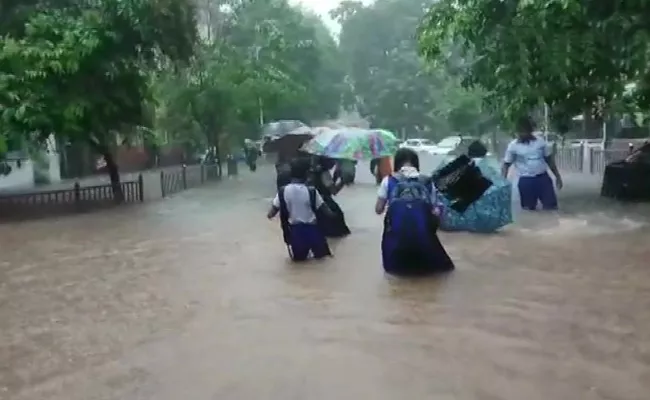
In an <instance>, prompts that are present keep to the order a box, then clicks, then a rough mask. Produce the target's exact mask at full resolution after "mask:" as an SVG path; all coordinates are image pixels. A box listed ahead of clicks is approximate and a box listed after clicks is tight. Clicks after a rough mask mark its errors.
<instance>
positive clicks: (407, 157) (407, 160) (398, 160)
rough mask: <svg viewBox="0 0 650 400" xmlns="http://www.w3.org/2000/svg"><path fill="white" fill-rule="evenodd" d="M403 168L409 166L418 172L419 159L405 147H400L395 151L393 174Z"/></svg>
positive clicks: (416, 154)
mask: <svg viewBox="0 0 650 400" xmlns="http://www.w3.org/2000/svg"><path fill="white" fill-rule="evenodd" d="M404 166H411V167H413V168H415V169H417V170H418V171H419V170H420V157H418V153H416V152H415V151H414V150H411V149H409V148H407V147H402V148H401V149H399V150H397V151H396V152H395V157H394V160H393V167H394V168H393V170H394V171H395V172H398V171H399V170H400V169H402V167H404Z"/></svg>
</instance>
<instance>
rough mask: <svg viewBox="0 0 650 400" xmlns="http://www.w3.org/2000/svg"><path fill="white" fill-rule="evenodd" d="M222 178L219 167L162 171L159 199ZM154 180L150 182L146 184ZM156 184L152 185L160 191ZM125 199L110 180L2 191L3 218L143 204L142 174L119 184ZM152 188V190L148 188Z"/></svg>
mask: <svg viewBox="0 0 650 400" xmlns="http://www.w3.org/2000/svg"><path fill="white" fill-rule="evenodd" d="M220 178H221V171H220V168H219V166H217V165H214V166H204V165H200V166H199V165H195V166H189V167H188V166H182V167H180V168H179V169H175V170H161V171H160V191H159V195H158V196H155V197H158V198H164V197H167V196H169V195H171V194H174V193H178V192H180V191H183V190H186V189H190V188H192V187H197V186H199V185H202V184H204V183H206V182H208V181H213V180H218V179H220ZM151 183H152V182H148V184H147V185H149V184H151ZM155 186H157V185H155V184H153V185H152V187H151V188H148V187H147V189H153V190H157V188H156V187H155ZM120 188H121V191H122V193H123V195H124V196H123V201H121V202H118V201H116V199H115V196H114V193H115V191H114V190H113V186H112V185H111V184H110V183H105V184H94V185H88V186H84V185H82V184H80V183H79V181H77V182H75V183H74V184H73V185H72V187H67V188H62V189H56V190H40V191H39V190H37V191H29V192H19V193H9V194H0V220H23V219H32V218H41V217H47V216H53V215H62V214H71V213H78V212H87V211H93V210H98V209H104V208H108V207H114V206H116V205H122V204H135V203H142V202H144V201H145V199H152V198H155V197H154V196H145V179H144V178H143V174H142V173H140V174H139V175H138V176H137V178H136V179H134V180H127V181H124V182H121V183H120ZM148 191H150V190H148Z"/></svg>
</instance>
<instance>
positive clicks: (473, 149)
mask: <svg viewBox="0 0 650 400" xmlns="http://www.w3.org/2000/svg"><path fill="white" fill-rule="evenodd" d="M487 153H488V150H487V147H485V145H484V144H483V143H481V141H480V140H475V141H473V142H472V143H470V144H469V146H467V156H468V157H470V158H480V157H485V156H486V155H487Z"/></svg>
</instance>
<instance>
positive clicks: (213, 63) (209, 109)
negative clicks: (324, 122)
mask: <svg viewBox="0 0 650 400" xmlns="http://www.w3.org/2000/svg"><path fill="white" fill-rule="evenodd" d="M201 7H202V8H201V9H200V10H199V14H200V15H202V16H203V17H204V18H202V19H201V21H202V24H203V26H202V27H201V28H200V30H202V31H204V32H206V34H205V37H204V40H203V43H202V44H201V46H200V47H199V51H198V52H197V55H196V57H195V59H194V60H193V62H192V64H191V65H189V66H188V67H187V68H185V69H183V70H182V71H174V72H170V73H168V74H167V75H166V76H165V77H164V79H161V80H159V82H158V86H160V87H162V86H165V87H168V88H170V90H160V91H159V93H160V99H159V100H160V104H161V106H162V112H161V113H160V114H159V125H160V126H161V128H163V127H165V128H166V129H169V127H170V126H174V129H176V130H177V132H174V133H173V135H172V136H176V135H178V136H177V137H178V138H179V139H181V140H184V139H183V138H189V137H192V138H195V137H196V136H195V134H194V133H193V134H191V135H188V134H185V133H182V134H180V135H179V134H178V132H181V131H182V130H183V129H187V130H188V132H189V131H192V132H195V133H197V132H198V135H199V136H201V137H202V138H203V141H204V142H205V143H206V144H207V145H208V147H209V148H218V147H220V143H221V142H223V141H225V142H230V143H229V144H235V143H238V142H239V141H240V140H243V138H245V137H253V136H255V135H257V134H258V132H259V125H260V122H261V121H260V120H261V119H262V118H264V119H266V120H273V119H301V120H305V121H307V122H308V121H310V120H313V119H318V118H324V117H325V118H327V117H333V116H336V114H338V111H339V107H340V103H341V91H342V90H343V87H344V85H343V71H342V69H341V68H340V67H339V64H340V63H339V59H338V49H337V46H336V43H335V42H334V40H333V38H332V37H331V36H330V35H329V33H328V32H327V30H326V29H325V28H324V26H323V24H322V22H321V21H320V20H319V19H318V18H316V17H314V16H311V15H307V14H305V13H303V12H302V11H301V10H300V9H298V8H296V7H292V6H290V5H289V4H288V3H287V2H286V1H273V2H270V1H266V0H252V1H245V2H243V1H236V0H235V1H222V2H214V3H209V2H208V3H205V4H202V5H201ZM166 81H167V82H171V84H166V83H165V82H166ZM172 120H173V121H176V124H173V123H172V124H170V123H168V121H170V122H171V121H172Z"/></svg>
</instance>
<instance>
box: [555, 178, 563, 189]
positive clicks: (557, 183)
mask: <svg viewBox="0 0 650 400" xmlns="http://www.w3.org/2000/svg"><path fill="white" fill-rule="evenodd" d="M555 187H556V188H557V190H562V188H563V187H564V182H562V177H561V176H558V177H556V178H555Z"/></svg>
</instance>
